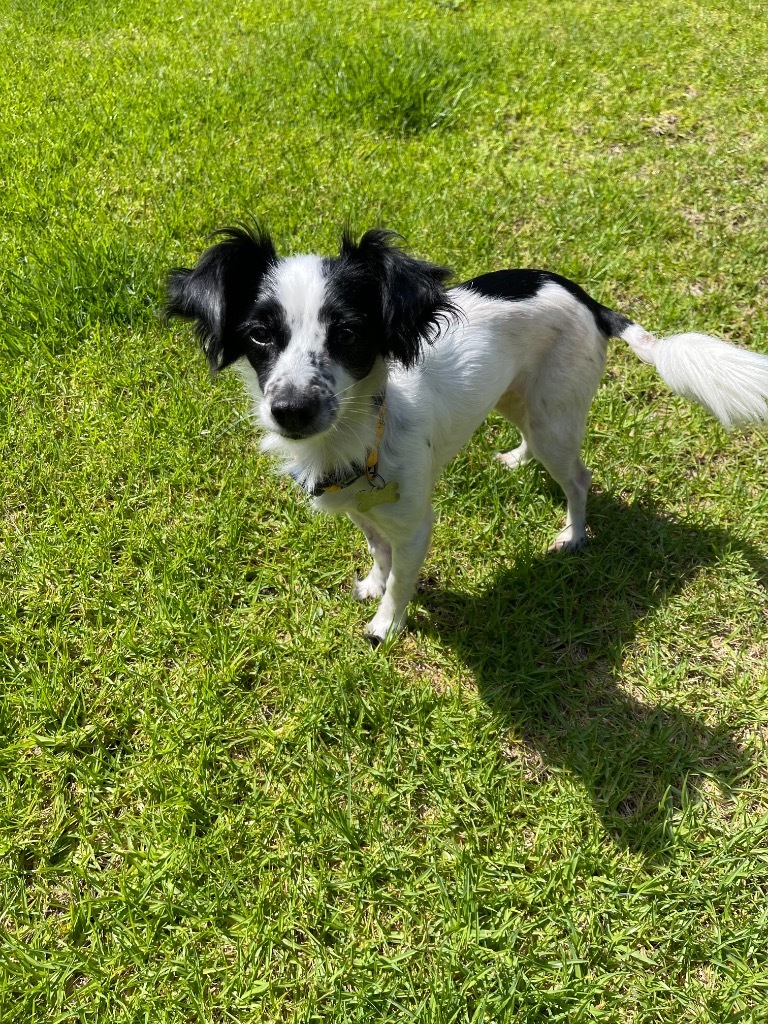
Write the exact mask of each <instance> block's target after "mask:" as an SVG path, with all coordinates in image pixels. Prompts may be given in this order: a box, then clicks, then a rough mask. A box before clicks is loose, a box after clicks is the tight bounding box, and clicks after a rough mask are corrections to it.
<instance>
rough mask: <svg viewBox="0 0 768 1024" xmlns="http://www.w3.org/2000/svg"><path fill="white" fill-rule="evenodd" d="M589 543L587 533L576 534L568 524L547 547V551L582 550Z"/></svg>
mask: <svg viewBox="0 0 768 1024" xmlns="http://www.w3.org/2000/svg"><path fill="white" fill-rule="evenodd" d="M586 543H587V537H586V534H584V533H581V534H576V535H575V536H574V534H573V531H572V529H571V527H570V526H566V528H565V529H564V530H561V531H560V533H558V535H557V536H556V537H555V539H554V541H553V542H552V543H551V544H550V545H549V547H548V548H547V553H551V552H553V551H580V550H581V549H582V548H583V547H584V546H585V545H586Z"/></svg>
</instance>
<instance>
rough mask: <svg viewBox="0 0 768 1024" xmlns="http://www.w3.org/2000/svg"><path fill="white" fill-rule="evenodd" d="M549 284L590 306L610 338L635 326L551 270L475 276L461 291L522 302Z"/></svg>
mask: <svg viewBox="0 0 768 1024" xmlns="http://www.w3.org/2000/svg"><path fill="white" fill-rule="evenodd" d="M547 284H558V285H560V287H561V288H564V289H565V290H566V291H567V292H569V293H570V294H571V295H573V297H574V298H575V299H578V300H579V302H580V303H581V304H582V305H583V306H586V307H587V309H588V310H589V311H590V313H591V314H592V316H593V317H594V319H595V323H596V324H597V326H598V329H599V330H600V331H602V333H603V334H604V335H605V336H606V338H617V337H620V336H621V332H622V331H624V330H626V328H627V327H629V326H630V324H631V323H632V321H631V320H629V319H628V318H627V317H625V316H624V315H623V314H622V313H616V312H615V311H614V310H612V309H608V307H607V306H601V305H600V303H599V302H596V301H595V300H594V299H593V298H592V297H591V296H590V295H588V294H587V293H586V292H585V291H584V289H583V288H582V287H581V286H580V285H578V284H576V282H575V281H570V280H569V279H568V278H567V277H562V276H561V275H560V274H553V273H552V272H551V271H549V270H495V271H492V272H491V273H490V274H480V275H479V276H478V277H473V278H472V279H471V280H469V281H465V282H464V284H461V285H458V286H457V287H459V288H470V289H471V290H472V291H475V292H479V293H480V294H481V295H485V296H486V297H487V298H489V299H504V300H506V301H507V302H522V301H524V300H525V299H532V298H533V297H534V296H535V295H538V293H539V292H540V291H541V289H542V288H543V287H544V286H545V285H547Z"/></svg>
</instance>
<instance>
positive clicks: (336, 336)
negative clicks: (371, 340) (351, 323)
mask: <svg viewBox="0 0 768 1024" xmlns="http://www.w3.org/2000/svg"><path fill="white" fill-rule="evenodd" d="M356 337H357V334H356V332H355V331H354V330H353V329H352V328H351V327H334V329H333V340H334V341H335V342H336V343H337V344H339V345H351V344H352V342H353V341H354V340H355V338H356Z"/></svg>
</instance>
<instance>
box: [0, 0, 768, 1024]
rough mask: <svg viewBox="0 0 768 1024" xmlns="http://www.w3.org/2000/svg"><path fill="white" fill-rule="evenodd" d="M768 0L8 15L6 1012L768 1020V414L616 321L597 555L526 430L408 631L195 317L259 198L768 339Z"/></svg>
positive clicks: (106, 8) (350, 536) (459, 464)
mask: <svg viewBox="0 0 768 1024" xmlns="http://www.w3.org/2000/svg"><path fill="white" fill-rule="evenodd" d="M764 14H765V10H764V5H762V4H756V3H747V4H744V3H740V4H738V5H737V4H735V3H733V2H730V0H700V2H693V0H690V2H686V3H683V4H680V3H674V4H673V3H671V2H666V0H665V2H662V3H660V4H658V5H655V6H649V5H647V4H640V3H639V2H637V3H636V2H633V0H632V2H628V3H626V4H622V5H620V6H618V7H614V8H612V10H611V14H610V17H608V16H607V14H606V10H605V7H604V5H599V4H596V3H593V2H591V0H561V2H558V3H557V4H555V3H553V2H550V0H547V2H544V3H541V4H538V5H533V6H531V5H529V6H528V7H522V6H520V5H516V4H512V3H490V2H487V0H475V2H472V0H466V2H463V3H461V2H460V3H452V2H438V0H435V2H433V0H416V2H413V0H409V3H408V4H405V3H403V2H400V0H382V2H381V3H379V4H376V5H368V4H361V3H354V4H350V3H348V2H347V3H340V2H336V0H328V2H326V3H319V2H316V0H311V2H307V0H305V2H304V3H302V4H299V3H296V2H293V0H289V2H287V3H281V4H277V3H274V2H272V0H263V2H262V3H260V4H248V3H245V2H237V3H233V4H226V5H225V4H208V5H203V6H201V5H199V4H191V3H187V2H186V0H176V2H175V3H174V4H172V5H171V4H169V3H166V2H163V0H161V2H159V3H155V4H148V3H130V4H129V3H127V2H120V0H112V2H111V3H109V4H107V3H104V2H103V0H90V2H88V3H81V4H78V5H71V4H65V3H60V2H54V0H42V2H36V3H34V4H32V3H30V2H23V0H2V3H1V4H0V31H1V32H2V36H0V40H1V42H0V45H2V48H3V57H4V60H3V66H4V74H3V76H2V78H0V106H1V107H2V109H3V118H2V132H3V143H2V147H0V190H1V192H2V197H3V211H4V212H3V217H2V219H0V296H2V299H1V300H0V459H1V460H2V465H3V472H2V474H1V475H0V509H2V517H1V518H0V524H1V525H0V553H1V554H2V557H1V558H0V579H1V580H2V584H1V585H0V675H1V676H2V681H3V686H2V703H1V704H0V726H1V728H2V736H1V738H0V766H1V768H2V770H1V771H0V887H1V890H2V900H0V923H1V924H2V930H1V931H0V1018H2V1020H3V1021H4V1022H5V1021H7V1022H9V1024H17V1022H18V1024H22V1022H23V1024H30V1022H34V1024H43V1022H44V1024H53V1022H64V1021H83V1022H91V1021H109V1022H113V1021H136V1022H139V1021H142V1022H144V1021H152V1022H153V1024H159V1022H188V1021H193V1020H194V1021H205V1022H208V1021H211V1022H222V1024H223V1022H231V1021H242V1022H245V1021H254V1020H264V1021H275V1022H277V1021H280V1022H282V1021H294V1022H309V1021H320V1020H322V1021H334V1022H339V1024H346V1022H353V1021H366V1022H371V1021H414V1022H419V1024H427V1022H429V1024H432V1022H434V1024H447V1022H451V1024H453V1022H473V1024H479V1022H481V1021H485V1022H502V1021H503V1022H506V1021H510V1022H511V1021H514V1022H515V1024H538V1022H543V1021H568V1022H569V1024H574V1022H581V1021H603V1022H610V1024H613V1022H627V1024H629V1022H631V1024H656V1022H659V1024H666V1022H668V1021H672V1020H674V1021H675V1022H676V1024H705V1022H716V1024H721V1022H737V1021H738V1022H740V1024H752V1022H755V1024H758V1022H761V1021H765V1020H768V1012H766V1009H765V1008H766V1006H767V1005H768V970H767V969H766V938H765V936H766V935H767V934H768V909H767V908H768V899H767V897H768V852H767V851H768V800H767V799H766V793H767V792H768V785H767V784H768V754H767V752H766V742H767V741H768V671H766V664H767V663H768V641H767V640H766V636H767V635H768V629H767V628H766V622H767V618H766V617H767V615H768V600H767V599H766V593H765V586H766V582H767V581H768V562H767V561H766V558H767V557H768V547H767V545H766V536H768V499H767V498H766V455H765V453H766V447H765V435H764V434H760V433H759V432H752V433H746V434H743V435H733V436H729V435H726V434H725V433H724V432H723V431H722V430H721V429H720V428H719V427H718V426H717V425H716V424H714V423H713V422H712V421H711V420H710V419H708V418H707V416H706V415H705V414H704V413H703V412H701V411H699V410H696V409H694V408H692V407H691V406H689V405H686V404H685V403H684V402H682V401H679V400H677V399H675V398H673V397H672V396H670V395H669V394H668V393H667V392H665V391H664V389H663V386H661V385H660V383H659V382H658V379H657V378H655V377H654V375H653V374H652V372H651V371H650V370H649V369H648V368H647V367H644V366H642V365H640V364H638V363H637V361H636V360H634V359H633V357H631V356H630V355H629V354H628V353H627V352H626V351H624V350H623V349H622V348H621V347H620V346H619V345H616V346H615V347H614V348H613V349H612V352H611V358H610V365H609V370H608V372H607V374H606V377H605V380H604V383H603V386H602V387H601V390H600V392H599V394H598V397H597V400H596V403H595V406H594V409H593V415H592V418H591V424H590V434H589V438H588V442H587V455H586V459H587V462H588V464H589V465H590V466H591V467H592V468H593V470H594V475H595V493H594V495H593V497H592V500H591V503H590V512H589V522H590V528H591V532H592V543H591V544H590V546H589V548H588V549H587V550H585V551H584V552H582V553H580V554H579V555H577V556H574V557H571V558H566V557H548V556H545V555H544V551H545V549H546V546H547V544H548V543H549V541H550V540H551V538H552V536H553V535H554V533H555V532H556V530H557V528H558V524H559V523H560V521H561V519H562V517H563V514H564V508H563V501H562V497H561V495H560V494H559V492H558V491H557V489H556V488H555V487H554V485H553V484H552V483H551V482H550V481H549V480H548V479H547V477H546V476H545V474H544V473H543V472H541V471H540V470H539V469H538V468H536V467H535V466H529V467H526V469H525V470H523V471H521V472H520V473H519V474H517V475H515V476H511V475H509V474H505V473H504V472H503V471H502V469H501V468H500V467H496V466H494V463H493V460H492V454H493V452H494V451H496V450H498V449H499V448H508V447H511V446H512V444H513V443H515V438H514V432H513V431H512V430H511V428H509V427H508V426H507V425H506V424H504V423H503V422H502V421H501V420H498V419H492V420H491V422H490V423H489V424H488V426H487V427H486V428H485V429H484V430H483V431H481V432H480V433H478V435H477V436H476V437H475V438H474V439H473V441H472V443H471V444H470V445H469V446H468V447H467V448H466V449H465V451H464V452H462V453H461V455H460V456H459V457H458V458H457V460H456V461H455V462H454V464H453V465H452V466H451V467H450V468H449V470H448V471H447V473H446V475H445V477H444V479H443V481H442V482H441V484H440V486H439V489H438V493H437V509H438V522H437V527H436V532H435V541H434V546H433V549H432V552H431V554H430V556H429V559H428V561H427V564H426V566H425V569H424V573H423V580H422V586H421V588H420V591H419V594H418V596H417V599H416V601H415V604H414V606H413V611H412V615H411V629H410V631H409V633H408V634H407V635H406V636H405V637H404V638H403V639H402V640H401V641H400V642H399V643H398V644H397V645H395V646H393V647H391V648H390V649H387V650H381V649H379V650H375V651H374V650H370V649H368V648H367V647H366V645H365V644H364V642H363V641H362V639H361V635H362V626H363V623H364V622H365V621H366V618H367V615H366V612H365V610H364V609H361V608H360V607H359V606H358V605H356V604H355V603H354V602H353V601H352V600H351V598H350V596H349V584H350V580H351V578H352V575H353V572H354V571H356V570H357V569H359V568H360V567H361V566H362V565H363V563H364V562H365V553H364V549H363V546H362V544H361V542H360V538H359V536H358V535H357V534H356V533H355V531H354V530H353V529H352V528H351V526H350V525H349V524H347V523H344V522H341V521H339V522H336V521H331V520H321V519H319V518H316V517H312V516H311V515H310V514H309V513H308V510H307V508H306V505H305V502H304V500H303V499H302V497H301V495H300V494H297V493H296V491H295V490H294V489H293V488H292V487H291V486H290V485H289V484H288V483H287V482H286V481H284V480H281V479H279V478H276V477H274V476H273V475H271V473H270V467H269V464H268V463H267V462H266V461H265V460H264V459H263V458H262V457H261V456H260V455H259V454H258V451H257V449H256V448H255V446H254V443H253V438H252V434H251V431H250V428H249V426H248V424H247V422H245V421H244V420H243V419H242V416H243V415H244V407H243V404H242V400H241V396H240V395H239V393H238V390H237V388H236V386H235V383H234V382H233V381H232V380H231V379H229V378H228V377H227V376H226V375H225V376H224V377H222V378H221V379H219V380H217V381H216V382H214V383H213V384H211V382H210V381H209V380H208V376H207V371H206V368H205V365H204V360H203V359H202V357H200V356H199V354H198V353H197V352H196V351H195V343H194V340H193V338H192V337H191V335H190V332H189V331H188V330H186V329H185V328H184V327H182V326H178V327H176V326H174V327H173V328H168V327H166V326H164V325H163V324H162V323H161V322H160V319H159V317H158V315H157V313H158V309H159V307H160V304H161V302H162V280H163V276H164V274H165V272H166V270H167V268H168V267H170V266H174V265H178V264H182V263H184V262H186V261H189V260H191V259H193V258H194V257H195V255H196V254H197V253H198V252H199V250H200V247H201V246H202V245H203V244H204V243H205V239H206V236H207V234H208V232H210V231H211V230H212V229H213V228H215V227H217V226H221V225H222V224H224V223H228V222H232V221H236V220H238V219H241V218H242V217H243V216H245V215H247V214H248V213H253V214H255V215H258V216H259V217H261V218H262V219H264V220H265V221H266V222H267V223H268V224H269V225H270V227H271V228H272V230H273V233H274V234H275V237H276V238H277V240H278V242H279V244H280V246H281V248H282V249H283V250H293V251H301V250H312V251H332V249H333V247H334V246H335V245H336V244H337V240H338V235H339V231H340V229H341V227H342V226H343V225H344V224H345V223H346V222H350V223H351V224H352V225H354V226H355V227H356V228H359V229H360V230H363V229H364V228H366V227H368V226H371V225H373V224H384V225H386V226H389V227H393V228H396V229H397V230H399V231H401V232H402V233H403V234H405V235H406V236H407V237H408V238H409V240H410V242H411V246H412V248H413V250H414V251H415V252H417V253H418V254H419V255H423V256H425V257H428V258H431V259H434V260H437V261H445V262H447V263H449V264H451V265H453V266H455V267H456V270H457V274H458V275H459V276H469V275H471V274H473V273H476V272H478V271H480V270H481V269H485V268H487V267H490V266H503V265H537V266H548V267H550V268H552V269H555V270H558V271H560V272H561V273H565V274H568V275H569V276H572V277H574V278H576V279H577V280H579V281H580V282H581V283H582V284H584V285H585V286H586V287H588V288H589V290H590V291H591V292H592V293H593V294H594V295H595V296H596V297H597V298H599V299H601V300H603V301H605V302H606V303H608V304H609V305H613V306H614V307H616V308H619V309H621V310H623V311H625V312H627V313H630V314H631V315H633V316H634V317H635V318H636V319H638V320H640V321H641V322H642V323H643V324H645V325H646V326H647V327H648V328H650V329H653V330H656V331H658V332H660V333H663V332H673V331H677V330H684V329H699V330H704V331H709V332H711V333H716V334H720V335H722V336H726V337H729V338H733V339H735V340H738V341H740V342H741V343H742V344H745V345H747V346H749V347H752V348H754V349H756V350H759V351H768V341H767V340H766V338H767V334H768V332H767V330H766V328H767V326H768V303H767V302H766V288H765V285H766V278H765V265H766V241H765V239H766V232H765V209H766V198H768V197H767V196H766V180H767V179H766V157H765V153H766V144H767V143H768V136H767V130H766V127H765V125H766V112H767V111H766V105H767V100H768V87H766V84H765V83H766V82H768V66H767V65H768V58H766V54H767V53H768V47H767V46H766V44H767V43H768V38H766V37H767V35H768V29H766V22H765V17H764Z"/></svg>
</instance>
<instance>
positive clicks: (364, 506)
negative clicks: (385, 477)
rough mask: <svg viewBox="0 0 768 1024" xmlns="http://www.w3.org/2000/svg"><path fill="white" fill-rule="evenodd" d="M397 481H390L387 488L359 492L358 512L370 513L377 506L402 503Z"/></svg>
mask: <svg viewBox="0 0 768 1024" xmlns="http://www.w3.org/2000/svg"><path fill="white" fill-rule="evenodd" d="M398 486H399V484H398V482H397V480H390V481H389V483H388V484H387V485H386V486H385V487H374V488H373V489H372V490H370V491H358V492H357V511H358V512H368V511H370V509H372V508H374V507H375V506H376V505H391V504H393V503H394V502H396V501H400V491H398V489H397V488H398Z"/></svg>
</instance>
